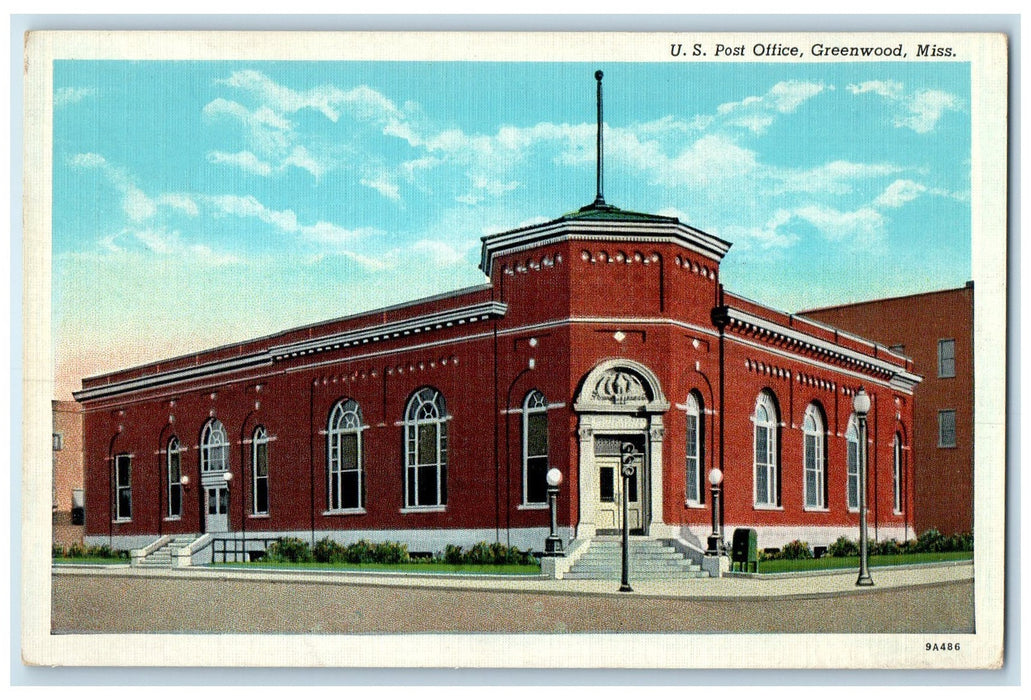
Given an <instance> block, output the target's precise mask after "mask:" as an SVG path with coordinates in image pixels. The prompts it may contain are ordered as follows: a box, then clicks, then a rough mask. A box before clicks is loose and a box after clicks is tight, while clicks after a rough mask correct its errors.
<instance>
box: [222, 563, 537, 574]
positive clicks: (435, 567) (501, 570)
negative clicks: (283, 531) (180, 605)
mask: <svg viewBox="0 0 1031 700" xmlns="http://www.w3.org/2000/svg"><path fill="white" fill-rule="evenodd" d="M209 566H234V567H238V566H245V567H248V568H261V569H270V568H271V569H289V570H291V571H297V570H302V571H397V572H404V573H411V574H502V575H512V576H539V575H540V573H541V567H540V565H538V564H442V563H409V564H327V563H321V562H298V563H292V562H266V561H249V562H228V563H225V564H222V563H216V564H210V565H209Z"/></svg>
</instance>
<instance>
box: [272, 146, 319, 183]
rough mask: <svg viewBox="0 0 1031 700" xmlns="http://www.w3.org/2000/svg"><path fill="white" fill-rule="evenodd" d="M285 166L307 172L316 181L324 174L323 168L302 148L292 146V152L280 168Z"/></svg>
mask: <svg viewBox="0 0 1031 700" xmlns="http://www.w3.org/2000/svg"><path fill="white" fill-rule="evenodd" d="M287 166H293V167H295V168H300V169H301V170H307V171H308V172H309V173H311V174H312V175H313V176H314V177H315V179H316V180H317V179H318V178H320V177H322V174H323V173H325V172H326V168H325V166H323V165H322V164H321V163H319V162H318V161H317V160H315V158H313V157H312V155H311V154H310V153H308V150H307V149H306V148H305V147H304V146H294V148H293V150H292V151H290V155H289V156H287V157H286V159H285V160H284V161H283V165H282V166H281V167H282V168H286V167H287Z"/></svg>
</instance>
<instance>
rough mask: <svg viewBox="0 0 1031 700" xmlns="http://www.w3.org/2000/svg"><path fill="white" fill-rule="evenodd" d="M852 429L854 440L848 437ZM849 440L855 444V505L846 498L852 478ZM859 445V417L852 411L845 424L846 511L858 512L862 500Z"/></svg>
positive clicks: (860, 443) (860, 451)
mask: <svg viewBox="0 0 1031 700" xmlns="http://www.w3.org/2000/svg"><path fill="white" fill-rule="evenodd" d="M853 429H855V439H854V440H853V439H852V438H851V437H849V431H851V430H853ZM851 442H854V443H855V444H856V471H855V481H856V504H855V505H852V504H851V503H850V502H849V499H848V487H849V483H850V482H851V480H852V478H853V474H852V472H851V471H849V470H850V468H851V465H850V464H849V462H848V445H849V443H851ZM861 446H862V442H861V441H860V439H859V419H858V418H856V414H855V413H853V414H852V415H851V416H849V419H848V424H847V426H846V428H845V507H846V508H848V512H849V513H858V512H859V502H860V501H861V500H862V499H861V498H860V494H859V487H860V485H861V484H862V481H863V480H862V479H861V478H860V477H861V474H860V470H861V469H862V465H861V464H860V462H861V461H862V450H861V449H860V447H861Z"/></svg>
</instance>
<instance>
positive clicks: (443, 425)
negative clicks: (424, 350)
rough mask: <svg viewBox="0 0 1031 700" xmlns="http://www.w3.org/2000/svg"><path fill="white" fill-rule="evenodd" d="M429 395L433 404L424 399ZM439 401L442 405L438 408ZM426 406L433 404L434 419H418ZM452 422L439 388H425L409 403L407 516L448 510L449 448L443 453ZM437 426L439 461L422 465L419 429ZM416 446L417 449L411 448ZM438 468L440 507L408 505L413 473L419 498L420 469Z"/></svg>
mask: <svg viewBox="0 0 1031 700" xmlns="http://www.w3.org/2000/svg"><path fill="white" fill-rule="evenodd" d="M427 391H431V392H433V394H432V400H429V401H426V400H424V399H423V398H421V397H422V396H423V394H424V393H425V392H427ZM438 401H439V405H438ZM427 403H429V404H432V405H433V407H434V410H435V411H436V413H437V415H436V416H435V417H434V418H419V416H418V415H417V414H418V411H419V409H420V408H421V407H422V406H424V405H426V404H427ZM450 420H451V416H450V415H448V413H447V403H446V401H445V400H444V395H443V394H442V393H441V392H440V390H439V389H437V388H436V387H430V386H425V387H422V388H421V389H419V390H417V391H416V392H415V393H414V394H412V397H411V398H410V399H409V400H408V404H407V405H406V406H405V419H404V422H403V426H404V439H405V443H404V475H403V478H402V483H403V485H404V507H403V508H402V509H401V512H402V513H405V512H423V511H428V510H434V509H439V510H444V509H445V508H446V507H447V499H446V498H445V497H444V491H445V490H446V489H447V481H446V479H447V476H446V474H445V472H446V470H447V465H448V454H447V447H446V445H445V447H444V449H441V446H442V443H444V440H443V439H442V438H443V437H444V431H445V430H447V423H448V421H450ZM430 424H432V425H435V426H436V431H435V432H436V441H437V446H436V454H437V461H436V462H435V463H434V464H432V465H430V464H419V463H418V459H419V442H418V440H419V435H418V430H419V426H422V425H430ZM411 445H414V449H413V448H412V447H410V446H411ZM429 466H435V467H436V475H437V503H431V504H426V505H416V504H412V503H409V502H408V479H409V478H410V476H409V474H410V473H411V474H412V475H413V477H414V479H415V486H414V492H415V496H416V498H418V497H419V467H429Z"/></svg>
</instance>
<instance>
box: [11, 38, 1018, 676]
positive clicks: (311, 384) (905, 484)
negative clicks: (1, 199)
mask: <svg viewBox="0 0 1031 700" xmlns="http://www.w3.org/2000/svg"><path fill="white" fill-rule="evenodd" d="M1007 75H1008V44H1007V38H1006V37H1005V36H1004V35H1001V34H994V35H993V34H969V33H968V34H958V33H957V34H920V33H909V34H898V33H883V34H844V33H807V34H793V33H781V34H777V33H770V34H744V33H741V34H737V33H725V34H714V33H655V34H633V33H628V34H619V33H575V34H573V33H568V34H562V33H551V34H549V33H541V34H533V33H447V32H443V33H434V32H425V33H362V32H358V33H346V32H340V33H315V32H313V33H306V32H293V33H256V32H251V33H245V32H237V33H218V32H210V33H203V32H193V33H191V32H157V33H156V32H40V33H30V34H29V35H28V36H27V37H26V42H25V83H26V90H25V115H24V117H25V123H24V130H25V164H26V166H25V183H24V184H25V202H24V218H25V238H24V240H25V246H24V260H25V275H24V279H25V314H24V317H25V321H26V326H25V336H24V337H25V355H24V356H25V382H24V392H25V393H24V416H25V433H24V445H25V455H24V457H25V459H24V467H23V479H24V482H23V483H24V489H25V490H24V498H25V504H26V505H25V510H24V521H23V522H24V532H25V540H24V543H23V550H22V557H23V562H24V576H23V583H24V588H23V591H22V610H23V617H22V620H23V635H22V644H23V648H22V653H23V658H24V660H25V662H26V663H29V664H35V665H72V666H75V665H78V666H93V665H135V666H144V665H145V666H269V665H273V666H342V667H480V668H489V667H501V668H511V667H557V668H584V667H609V668H613V667H615V668H780V669H785V668H900V669H965V668H979V669H988V668H998V667H999V666H1000V665H1001V664H1002V661H1003V652H1004V650H1003V634H1002V633H1003V619H1004V613H1005V611H1004V608H1003V580H1004V579H1003V574H1004V565H1005V560H1004V547H1005V536H1004V521H1005V493H1006V480H1005V445H1006V434H1005V426H1004V424H1003V422H1002V421H1001V420H1000V418H999V417H1000V416H1003V415H1005V383H1006V357H1005V347H1006V345H1005V342H1004V339H1005V337H1006V321H1005V319H1006V312H1005V309H1006V256H1007V251H1006V233H1007V221H1006V198H1007V192H1006V183H1007V180H1006V172H1007V167H1006V162H1007V140H1006V134H1007V79H1008V78H1007ZM229 640H231V642H232V643H227V642H228V641H229Z"/></svg>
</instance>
